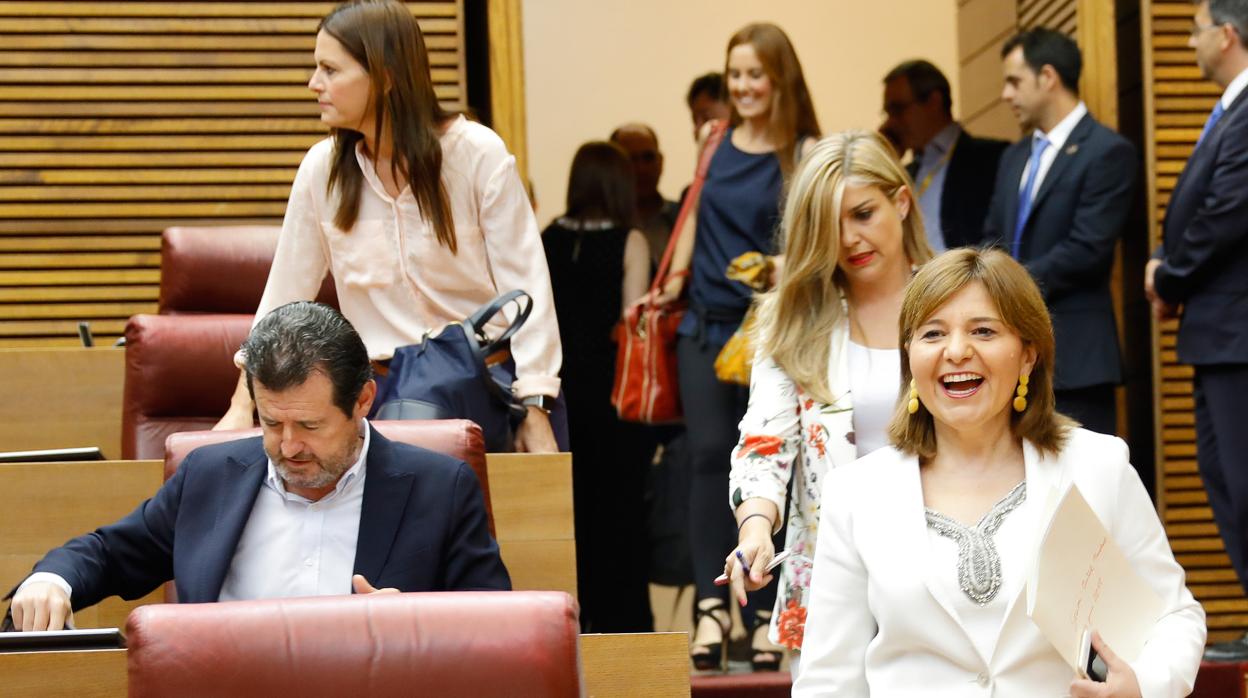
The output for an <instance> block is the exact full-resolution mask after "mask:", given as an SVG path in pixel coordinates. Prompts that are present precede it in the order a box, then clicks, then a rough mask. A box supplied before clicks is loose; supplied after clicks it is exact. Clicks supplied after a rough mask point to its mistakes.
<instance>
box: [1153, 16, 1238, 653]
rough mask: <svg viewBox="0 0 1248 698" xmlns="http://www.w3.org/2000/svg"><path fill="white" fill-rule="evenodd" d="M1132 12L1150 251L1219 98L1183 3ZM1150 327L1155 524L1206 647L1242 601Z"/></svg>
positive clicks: (1176, 387) (1167, 329)
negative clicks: (1203, 627)
mask: <svg viewBox="0 0 1248 698" xmlns="http://www.w3.org/2000/svg"><path fill="white" fill-rule="evenodd" d="M1141 9H1142V17H1141V24H1142V29H1143V31H1142V33H1143V56H1142V60H1143V61H1144V100H1145V130H1146V134H1147V138H1146V141H1147V143H1148V152H1147V153H1146V158H1145V162H1146V168H1147V177H1148V181H1147V193H1148V204H1149V213H1150V216H1149V218H1150V226H1149V231H1150V242H1151V243H1152V246H1156V245H1158V244H1160V243H1161V220H1162V218H1163V216H1165V212H1166V204H1167V203H1168V202H1169V200H1170V192H1171V191H1172V190H1173V189H1174V183H1175V180H1176V179H1177V178H1178V176H1179V173H1180V172H1181V171H1182V169H1183V165H1184V163H1185V162H1186V161H1187V158H1188V156H1190V155H1191V152H1192V148H1193V147H1194V146H1195V144H1196V138H1197V137H1198V136H1199V135H1200V130H1201V127H1202V126H1203V125H1204V123H1205V118H1206V117H1208V115H1209V111H1210V110H1211V109H1213V105H1214V102H1215V101H1217V99H1218V97H1219V96H1220V95H1221V90H1220V89H1219V88H1218V87H1217V86H1216V85H1214V84H1213V83H1212V82H1210V81H1208V80H1204V79H1202V78H1201V76H1200V71H1199V70H1198V69H1197V67H1196V57H1195V53H1194V52H1193V51H1192V50H1191V49H1189V48H1188V47H1187V40H1188V36H1189V34H1190V31H1191V27H1192V16H1193V11H1194V6H1193V5H1192V3H1191V2H1188V1H1187V0H1170V1H1168V2H1159V1H1154V2H1142V5H1141ZM1153 324H1154V327H1153V338H1154V339H1153V355H1154V357H1155V364H1154V376H1155V379H1154V382H1155V395H1156V402H1155V405H1156V406H1155V409H1156V430H1157V454H1158V455H1157V460H1158V484H1159V487H1158V490H1159V492H1160V500H1161V511H1162V519H1163V521H1164V522H1165V524H1166V532H1167V533H1168V534H1169V536H1170V544H1171V546H1172V547H1173V548H1174V553H1175V556H1176V557H1177V558H1178V560H1179V562H1180V563H1181V564H1182V565H1183V567H1184V568H1185V569H1186V570H1187V575H1188V577H1187V581H1188V586H1189V587H1190V588H1191V590H1192V593H1193V594H1195V595H1196V598H1197V599H1198V600H1199V601H1200V602H1201V604H1203V605H1204V607H1205V612H1206V613H1207V614H1208V625H1209V640H1210V641H1211V642H1220V641H1223V640H1230V639H1234V638H1237V637H1239V636H1242V635H1243V633H1244V631H1245V630H1246V629H1248V599H1246V598H1245V596H1244V592H1243V589H1242V588H1241V587H1240V585H1239V583H1238V580H1237V579H1236V577H1235V572H1234V570H1233V569H1231V566H1230V560H1229V558H1227V556H1226V550H1225V548H1224V547H1223V545H1222V538H1221V537H1220V536H1219V535H1218V530H1217V526H1216V525H1215V524H1214V522H1213V517H1212V514H1211V512H1210V509H1209V504H1208V500H1207V499H1206V496H1205V488H1204V484H1203V483H1202V481H1201V478H1200V474H1199V472H1198V471H1197V467H1196V427H1195V425H1196V417H1195V413H1194V408H1195V404H1194V400H1193V397H1192V369H1191V367H1190V366H1184V365H1182V364H1180V363H1178V357H1177V355H1176V353H1175V348H1174V347H1175V340H1176V332H1177V331H1178V323H1177V322H1176V321H1167V322H1161V323H1158V322H1156V321H1154V323H1153Z"/></svg>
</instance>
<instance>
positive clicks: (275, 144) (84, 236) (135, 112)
mask: <svg viewBox="0 0 1248 698" xmlns="http://www.w3.org/2000/svg"><path fill="white" fill-rule="evenodd" d="M334 4H335V3H333V2H208V1H203V0H186V1H183V2H147V1H130V0H123V1H120V2H92V1H84V0H78V1H61V2H0V346H57V345H73V344H77V343H78V338H77V330H76V325H77V321H79V320H87V321H90V322H91V326H92V329H93V331H94V332H95V333H96V335H97V337H99V338H100V339H101V340H102V341H110V340H112V339H113V338H115V337H116V336H118V335H119V334H120V333H121V332H122V330H123V328H124V326H125V321H126V318H128V317H129V316H130V315H132V314H134V313H139V312H155V309H156V296H157V290H158V284H159V278H160V277H159V274H160V271H159V248H160V231H161V230H163V229H164V228H166V227H168V226H171V225H218V224H220V225H231V224H235V225H237V224H272V223H276V222H279V221H280V218H281V216H282V214H283V212H284V211H285V208H286V197H287V194H288V192H289V187H290V182H291V180H292V179H293V178H294V174H295V170H296V168H297V167H298V165H299V161H300V159H301V158H302V156H303V153H304V152H305V151H306V150H307V148H308V147H310V146H311V145H312V144H313V143H315V142H316V141H317V140H319V139H321V138H323V137H324V136H325V134H326V130H325V128H324V127H323V126H321V124H320V119H319V112H318V111H317V107H316V102H315V100H314V99H313V97H312V95H311V93H310V92H309V91H308V89H307V87H306V83H307V80H308V77H309V76H310V74H311V66H312V48H313V45H314V43H315V31H316V25H317V23H318V22H319V21H320V18H321V17H323V16H324V15H325V14H326V13H327V12H329V10H330V9H332V8H333V6H334ZM408 5H409V6H410V7H411V9H412V12H413V14H414V15H416V16H417V18H418V19H419V20H420V24H421V27H422V29H423V30H424V32H425V37H426V41H427V43H428V45H429V48H430V51H431V63H432V68H433V76H434V81H435V89H436V91H437V94H438V96H439V98H440V99H442V100H443V101H444V102H445V103H446V104H447V105H448V106H450V107H453V108H462V107H463V106H465V104H466V97H465V95H466V84H465V82H466V79H465V70H464V51H463V42H464V29H463V0H435V1H430V2H409V3H408Z"/></svg>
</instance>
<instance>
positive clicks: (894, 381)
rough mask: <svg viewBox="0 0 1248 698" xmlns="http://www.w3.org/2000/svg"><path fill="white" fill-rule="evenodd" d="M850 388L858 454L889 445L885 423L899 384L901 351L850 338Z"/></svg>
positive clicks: (886, 424)
mask: <svg viewBox="0 0 1248 698" xmlns="http://www.w3.org/2000/svg"><path fill="white" fill-rule="evenodd" d="M849 375H850V382H851V385H850V389H851V390H852V391H853V395H854V436H855V445H857V447H858V456H859V457H862V456H865V455H867V454H868V453H870V452H872V451H874V450H875V449H877V448H880V447H882V446H887V445H888V423H889V422H890V421H892V419H893V410H894V409H895V408H896V406H897V394H898V388H899V386H900V385H901V352H900V351H899V350H897V349H872V348H871V347H866V346H863V345H861V344H859V343H857V342H855V341H853V340H852V339H851V340H850V341H849Z"/></svg>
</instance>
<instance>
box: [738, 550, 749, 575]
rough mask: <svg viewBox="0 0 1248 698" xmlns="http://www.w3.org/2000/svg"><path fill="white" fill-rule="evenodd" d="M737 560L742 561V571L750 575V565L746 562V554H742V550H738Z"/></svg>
mask: <svg viewBox="0 0 1248 698" xmlns="http://www.w3.org/2000/svg"><path fill="white" fill-rule="evenodd" d="M737 562H740V563H741V571H742V572H744V573H746V574H747V575H748V574H749V573H750V566H749V565H748V564H746V562H745V556H744V555H742V554H741V551H740V550H738V551H737Z"/></svg>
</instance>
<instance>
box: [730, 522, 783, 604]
mask: <svg viewBox="0 0 1248 698" xmlns="http://www.w3.org/2000/svg"><path fill="white" fill-rule="evenodd" d="M738 553H740V557H738ZM775 554H776V548H775V546H774V545H773V544H772V542H771V526H770V525H769V522H768V519H767V517H765V516H756V517H754V518H751V519H748V520H747V521H746V522H745V524H744V525H743V526H742V527H741V533H740V543H738V544H737V547H736V548H735V549H734V550H733V551H732V552H731V553H728V557H726V558H724V574H725V575H727V577H728V584H729V585H731V587H732V595H733V597H734V598H736V600H737V603H739V604H741V605H742V606H744V605H745V592H747V591H758V590H759V589H762V588H763V587H765V586H767V585H768V584H770V583H771V580H772V575H771V574H770V573H768V572H765V571H764V570H766V569H767V565H769V564H771V558H773V557H775ZM742 560H744V561H745V564H746V565H748V566H749V568H750V573H749V574H748V575H747V574H746V573H745V570H744V569H742V567H741V561H742Z"/></svg>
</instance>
